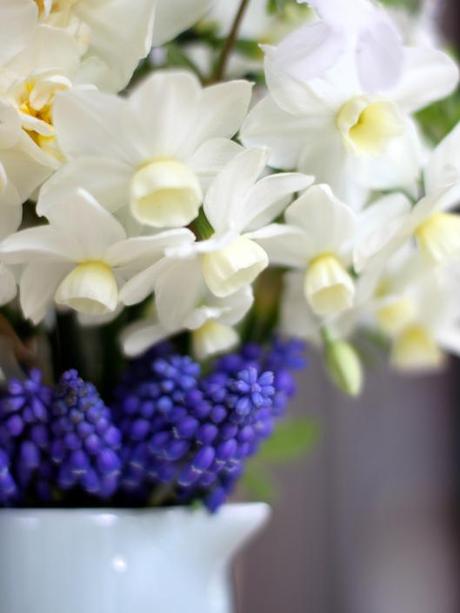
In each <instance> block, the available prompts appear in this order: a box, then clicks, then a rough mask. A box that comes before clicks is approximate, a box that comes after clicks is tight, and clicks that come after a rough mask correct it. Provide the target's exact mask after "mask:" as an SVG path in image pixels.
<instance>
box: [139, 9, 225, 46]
mask: <svg viewBox="0 0 460 613" xmlns="http://www.w3.org/2000/svg"><path fill="white" fill-rule="evenodd" d="M151 1H152V0H151ZM215 3H216V0H157V4H158V6H157V9H156V15H155V27H154V34H153V44H154V45H155V46H159V45H163V44H164V43H167V42H168V41H170V40H172V39H173V38H175V37H176V36H177V35H178V34H180V33H181V32H183V31H184V30H187V29H188V28H190V27H192V26H193V25H194V24H195V23H197V22H198V21H199V20H200V19H202V18H203V17H204V16H205V15H206V14H207V13H208V11H209V10H210V9H211V7H212V6H213V5H214V4H215ZM235 10H236V8H235Z"/></svg>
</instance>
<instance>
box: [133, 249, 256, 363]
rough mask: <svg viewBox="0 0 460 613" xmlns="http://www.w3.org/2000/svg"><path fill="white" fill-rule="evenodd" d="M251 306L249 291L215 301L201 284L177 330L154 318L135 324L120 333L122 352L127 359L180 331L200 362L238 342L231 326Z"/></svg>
mask: <svg viewBox="0 0 460 613" xmlns="http://www.w3.org/2000/svg"><path fill="white" fill-rule="evenodd" d="M188 265H191V266H199V262H197V261H196V260H195V261H194V262H190V263H188ZM185 267H186V268H187V263H186V264H185ZM252 303H253V294H252V290H251V288H250V287H245V288H243V289H242V290H240V291H239V292H236V293H235V294H233V295H232V296H229V297H228V298H216V297H215V296H213V295H212V294H211V293H210V292H209V290H207V289H206V286H205V285H204V283H203V284H202V288H201V292H200V294H199V296H198V297H197V301H196V303H195V307H194V308H193V310H191V311H190V312H189V313H188V314H187V315H186V317H185V318H184V320H183V324H182V325H181V326H180V327H177V328H167V327H166V326H164V325H163V324H162V323H161V322H160V320H159V318H158V316H154V317H150V318H147V319H145V320H141V321H138V322H135V323H133V324H132V325H130V326H129V327H128V328H126V329H125V330H124V332H123V335H122V345H123V349H124V352H125V353H126V354H127V355H128V356H137V355H140V354H141V353H143V352H144V351H146V350H147V349H148V348H149V347H151V346H152V345H154V344H155V343H158V342H159V341H161V340H163V339H165V338H167V337H169V336H172V335H174V334H177V333H178V332H182V331H190V332H191V334H192V344H193V353H194V355H195V356H196V357H197V358H198V359H200V360H204V359H206V358H208V357H210V356H212V355H215V354H217V353H221V352H225V351H229V350H230V349H232V348H233V347H234V346H235V345H237V344H238V341H239V336H238V333H237V332H236V330H235V329H234V326H235V325H236V324H237V323H239V322H240V321H241V320H242V319H243V317H244V316H245V315H246V314H247V312H248V311H249V309H250V308H251V305H252Z"/></svg>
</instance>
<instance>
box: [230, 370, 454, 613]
mask: <svg viewBox="0 0 460 613" xmlns="http://www.w3.org/2000/svg"><path fill="white" fill-rule="evenodd" d="M299 391H300V393H299V397H298V400H297V402H296V403H295V405H294V406H293V407H292V409H293V412H296V413H298V414H302V413H308V414H312V415H317V416H318V419H319V422H320V423H321V425H322V429H323V435H322V440H321V442H320V444H319V445H318V446H317V447H316V449H315V451H314V452H313V453H312V454H311V455H310V456H309V457H307V458H305V460H304V461H303V462H302V463H299V464H298V465H297V466H291V467H289V468H287V469H286V468H285V469H283V471H282V473H280V474H279V475H278V476H279V478H278V483H279V487H280V490H281V491H280V494H281V496H280V499H279V501H278V503H277V504H276V505H275V507H274V514H273V519H272V522H271V525H270V526H269V527H268V529H267V530H266V531H265V533H264V534H263V535H261V536H260V537H259V538H258V539H257V541H256V542H255V543H254V544H253V545H252V546H251V548H250V550H249V552H248V554H247V555H245V556H243V557H242V560H241V562H240V566H239V568H238V575H239V583H240V589H239V596H240V597H239V606H240V609H239V610H240V611H241V613H280V612H286V613H458V611H460V600H459V598H458V596H459V595H458V591H457V585H456V584H458V580H457V578H458V577H459V576H460V575H459V572H458V571H459V564H458V562H459V560H458V558H457V547H456V524H455V517H454V509H455V497H456V482H455V480H456V465H455V449H456V443H457V442H458V441H456V431H457V424H456V420H457V412H458V411H460V407H459V405H460V403H459V402H458V401H457V394H456V389H455V371H454V370H451V371H449V372H446V373H445V374H443V375H441V376H429V377H422V378H412V379H406V378H401V377H400V376H398V375H396V374H394V373H391V372H388V371H387V370H385V369H382V368H378V369H377V370H375V371H373V372H371V374H370V376H369V377H368V384H367V388H366V392H365V394H364V395H363V397H362V398H361V399H360V400H359V402H355V401H349V400H346V399H344V398H343V397H342V396H340V395H339V394H337V393H336V392H335V391H334V390H333V389H332V388H331V386H330V385H329V384H328V383H327V382H326V381H325V379H324V375H323V372H322V367H321V365H320V364H319V363H318V360H316V359H313V360H312V362H311V364H310V367H309V369H308V370H307V371H306V372H305V374H304V375H303V376H302V378H301V380H300V390H299Z"/></svg>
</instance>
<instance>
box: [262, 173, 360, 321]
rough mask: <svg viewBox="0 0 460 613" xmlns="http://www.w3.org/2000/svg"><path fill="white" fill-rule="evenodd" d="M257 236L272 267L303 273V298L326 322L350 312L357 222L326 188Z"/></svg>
mask: <svg viewBox="0 0 460 613" xmlns="http://www.w3.org/2000/svg"><path fill="white" fill-rule="evenodd" d="M285 219H286V225H283V224H272V225H271V226H267V227H266V228H265V229H264V230H262V231H260V232H259V233H258V235H257V241H258V243H259V244H260V245H261V246H262V247H263V248H264V249H265V250H266V251H267V253H268V255H269V257H270V261H271V262H272V263H273V264H278V265H283V266H289V267H293V268H297V269H300V270H301V271H302V274H303V281H302V287H303V292H304V299H305V300H306V301H307V303H308V304H309V306H310V308H311V309H312V311H313V312H314V313H315V314H316V315H318V316H320V317H323V318H325V319H329V318H331V317H334V316H337V315H338V314H340V313H342V312H343V311H346V310H348V309H350V308H351V307H352V306H353V304H354V299H355V283H354V280H353V277H352V275H351V273H350V267H351V264H352V260H353V246H354V241H355V238H356V232H357V226H358V217H357V216H356V214H355V213H354V212H353V211H352V210H351V209H350V208H349V207H348V206H346V205H345V204H343V203H342V202H340V201H339V200H338V199H337V198H336V197H335V196H334V194H333V193H332V191H331V189H330V188H329V187H328V186H327V185H314V186H313V187H311V188H310V189H309V190H307V192H306V193H305V194H304V195H303V196H301V197H300V198H299V199H298V200H296V201H295V202H293V203H292V204H291V205H290V206H289V207H288V208H287V210H286V213H285Z"/></svg>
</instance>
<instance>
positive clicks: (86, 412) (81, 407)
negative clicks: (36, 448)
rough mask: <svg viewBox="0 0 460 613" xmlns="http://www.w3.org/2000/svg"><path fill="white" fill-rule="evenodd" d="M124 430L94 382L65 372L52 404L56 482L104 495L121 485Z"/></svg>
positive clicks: (110, 494) (66, 489) (52, 455)
mask: <svg viewBox="0 0 460 613" xmlns="http://www.w3.org/2000/svg"><path fill="white" fill-rule="evenodd" d="M120 449H121V433H120V430H119V429H118V428H117V427H116V426H115V425H114V424H113V421H112V414H111V411H110V409H109V408H108V407H107V406H106V405H105V404H104V402H103V400H102V398H101V397H100V396H99V393H98V392H97V390H96V388H95V387H94V385H92V384H91V383H87V382H85V381H83V379H81V378H80V377H79V375H78V373H77V371H75V370H70V371H68V372H66V373H64V374H63V376H62V377H61V380H60V382H59V384H58V385H57V387H56V390H55V392H54V396H53V401H52V404H51V447H50V453H51V458H52V461H53V463H54V464H55V465H56V466H57V469H58V470H57V477H56V481H57V485H58V487H59V488H61V489H62V490H64V491H68V490H74V489H76V490H77V491H81V492H83V493H85V494H88V495H90V496H95V497H97V498H101V499H107V498H110V497H111V496H112V495H113V494H115V492H116V490H117V488H118V481H119V476H120V469H121V457H120Z"/></svg>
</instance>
